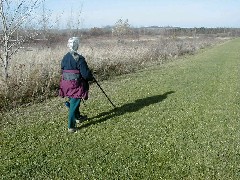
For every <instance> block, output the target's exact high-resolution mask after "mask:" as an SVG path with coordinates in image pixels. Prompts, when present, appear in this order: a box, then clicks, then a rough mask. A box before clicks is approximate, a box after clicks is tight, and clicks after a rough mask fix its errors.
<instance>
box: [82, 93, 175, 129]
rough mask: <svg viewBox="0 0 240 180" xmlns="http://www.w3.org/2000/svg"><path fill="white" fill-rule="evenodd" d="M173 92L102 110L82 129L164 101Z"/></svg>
mask: <svg viewBox="0 0 240 180" xmlns="http://www.w3.org/2000/svg"><path fill="white" fill-rule="evenodd" d="M172 93H175V91H169V92H166V93H164V94H162V95H155V96H150V97H146V98H143V99H137V100H135V101H134V102H133V103H128V104H124V105H122V106H120V107H117V108H115V109H112V110H110V111H106V112H102V113H100V114H99V115H97V116H94V117H92V118H90V119H88V123H87V124H84V125H82V126H81V127H80V129H82V128H86V127H89V126H91V125H95V124H98V123H101V122H104V121H106V120H108V119H111V118H113V117H117V116H121V115H123V114H125V113H127V112H136V111H138V110H140V109H142V108H143V107H146V106H149V105H151V104H156V103H159V102H161V101H163V100H164V99H166V98H167V96H168V95H169V94H172ZM94 119H98V120H96V121H94Z"/></svg>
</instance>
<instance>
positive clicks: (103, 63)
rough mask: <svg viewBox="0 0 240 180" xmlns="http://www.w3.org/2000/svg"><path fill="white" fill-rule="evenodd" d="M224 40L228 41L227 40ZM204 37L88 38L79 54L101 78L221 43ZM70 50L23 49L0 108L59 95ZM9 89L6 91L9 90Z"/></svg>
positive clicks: (13, 65) (0, 91) (3, 88)
mask: <svg viewBox="0 0 240 180" xmlns="http://www.w3.org/2000/svg"><path fill="white" fill-rule="evenodd" d="M224 40H225V39H224ZM222 41H223V39H218V38H205V37H195V38H191V37H180V38H177V37H172V38H164V37H160V36H156V37H140V38H139V39H138V40H132V39H127V40H124V41H122V42H118V41H117V40H116V39H114V38H109V39H103V38H98V39H96V38H95V39H86V40H83V42H82V44H81V46H80V49H79V50H80V53H81V54H82V55H83V56H84V57H85V58H86V60H87V62H88V64H89V67H90V68H91V69H92V70H93V71H94V73H95V76H97V78H98V79H107V78H109V77H111V76H113V75H120V74H124V73H130V72H134V71H135V70H137V69H140V68H145V67H147V66H151V65H155V64H164V63H166V62H168V61H169V60H173V59H176V58H177V57H179V56H182V55H185V54H194V53H195V52H197V51H198V50H199V49H202V48H205V47H207V46H212V45H214V44H216V43H219V42H222ZM67 51H68V49H67V47H66V44H64V43H63V44H62V45H59V46H57V47H55V48H41V49H40V48H32V49H31V50H30V51H29V49H28V50H21V51H20V52H19V53H17V54H16V55H15V56H14V57H13V59H12V62H11V67H10V78H9V81H8V84H7V86H6V84H3V83H2V85H1V87H0V98H1V101H0V109H7V108H12V107H15V106H17V105H19V104H25V103H30V102H36V101H42V100H45V99H46V98H49V97H51V96H54V95H57V88H58V83H59V79H60V62H61V59H62V57H63V56H64V54H65V53H66V52H67ZM6 87H7V88H6Z"/></svg>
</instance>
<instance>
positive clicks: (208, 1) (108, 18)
mask: <svg viewBox="0 0 240 180" xmlns="http://www.w3.org/2000/svg"><path fill="white" fill-rule="evenodd" d="M45 2H46V6H47V8H48V9H51V10H52V14H53V16H59V15H60V14H61V12H63V11H64V13H63V16H62V17H61V20H62V21H64V20H66V19H69V17H70V12H71V9H72V14H73V15H75V16H76V15H77V14H79V12H80V11H81V5H82V13H81V21H82V27H83V28H89V27H103V26H106V25H114V24H115V22H116V21H117V20H118V19H120V18H121V19H124V20H125V19H128V21H129V24H130V25H132V26H134V27H141V26H178V27H238V28H240V0H45Z"/></svg>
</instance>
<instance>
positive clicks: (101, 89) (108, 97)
mask: <svg viewBox="0 0 240 180" xmlns="http://www.w3.org/2000/svg"><path fill="white" fill-rule="evenodd" d="M93 79H94V81H95V82H96V84H97V85H98V87H99V88H100V89H101V91H102V92H103V94H104V95H105V96H106V98H107V99H108V101H109V102H110V103H111V105H112V106H113V107H114V108H116V106H115V105H114V104H113V102H112V101H111V100H110V98H109V97H108V96H107V94H106V93H105V92H104V90H103V89H102V87H101V86H100V84H99V83H98V82H97V80H96V79H95V77H93Z"/></svg>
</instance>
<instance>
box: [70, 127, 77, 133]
mask: <svg viewBox="0 0 240 180" xmlns="http://www.w3.org/2000/svg"><path fill="white" fill-rule="evenodd" d="M68 132H69V133H75V132H77V128H68Z"/></svg>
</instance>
